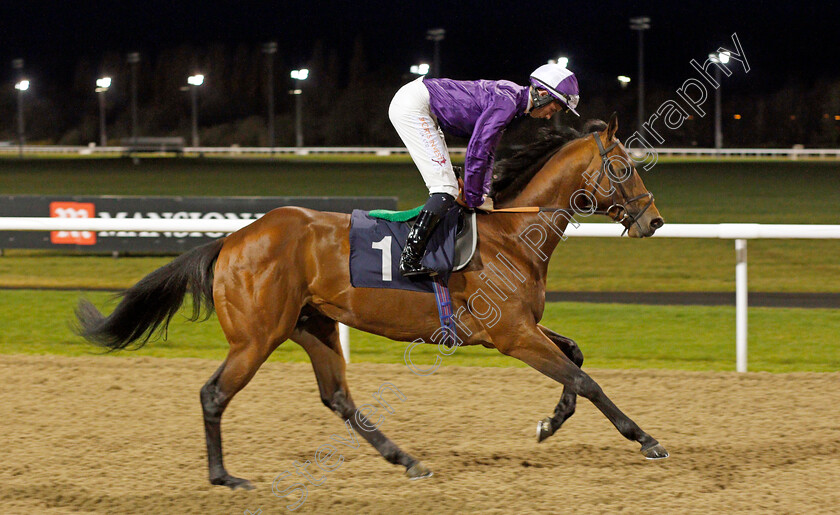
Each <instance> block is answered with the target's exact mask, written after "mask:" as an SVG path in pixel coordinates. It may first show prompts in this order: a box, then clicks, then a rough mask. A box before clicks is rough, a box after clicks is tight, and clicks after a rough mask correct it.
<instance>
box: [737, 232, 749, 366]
mask: <svg viewBox="0 0 840 515" xmlns="http://www.w3.org/2000/svg"><path fill="white" fill-rule="evenodd" d="M735 370H737V371H738V372H746V371H747V240H742V239H736V240H735Z"/></svg>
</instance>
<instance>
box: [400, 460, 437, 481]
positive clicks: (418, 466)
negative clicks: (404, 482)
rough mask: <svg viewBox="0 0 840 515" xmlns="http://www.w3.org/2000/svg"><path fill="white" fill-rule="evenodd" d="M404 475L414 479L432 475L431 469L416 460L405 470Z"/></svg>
mask: <svg viewBox="0 0 840 515" xmlns="http://www.w3.org/2000/svg"><path fill="white" fill-rule="evenodd" d="M405 475H406V476H408V479H410V480H412V481H414V480H415V479H423V478H427V477H432V471H431V470H429V469H428V468H426V465H423V464H422V463H420V462H419V461H418V462H417V463H415V464H414V465H412V466H410V467H409V468H408V469H407V470H406V471H405Z"/></svg>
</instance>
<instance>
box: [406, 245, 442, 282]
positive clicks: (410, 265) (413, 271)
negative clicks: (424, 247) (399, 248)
mask: <svg viewBox="0 0 840 515" xmlns="http://www.w3.org/2000/svg"><path fill="white" fill-rule="evenodd" d="M409 253H410V251H409V252H405V250H403V253H402V254H401V255H400V275H402V276H403V277H411V276H413V275H423V274H429V273H432V272H434V270H432V269H431V268H428V267H426V266H423V256H420V259H417V260H414V259H411V257H409V256H408V255H407V254H409ZM424 254H425V252H424Z"/></svg>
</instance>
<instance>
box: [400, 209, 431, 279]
mask: <svg viewBox="0 0 840 515" xmlns="http://www.w3.org/2000/svg"><path fill="white" fill-rule="evenodd" d="M439 221H440V216H438V215H437V214H436V213H433V212H431V211H426V210H425V209H423V210H422V211H420V214H419V215H418V216H417V220H416V221H415V222H414V226H413V227H412V228H411V232H409V233H408V238H407V239H406V242H405V247H404V248H403V251H402V254H401V255H400V273H401V274H402V275H403V276H404V277H408V276H411V275H420V274H428V273H430V272H432V271H433V270H432V269H430V268H426V267H425V266H423V265H422V264H421V261H422V260H423V255H424V254H425V253H426V243H428V241H429V236H430V235H431V234H432V231H433V230H434V229H435V226H436V225H437V223H438V222H439Z"/></svg>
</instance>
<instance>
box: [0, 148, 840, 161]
mask: <svg viewBox="0 0 840 515" xmlns="http://www.w3.org/2000/svg"><path fill="white" fill-rule="evenodd" d="M129 150H130V148H129V147H97V146H81V145H80V146H58V145H24V146H23V148H21V147H19V146H17V145H0V153H4V154H17V153H23V154H30V155H34V154H77V155H83V156H85V155H100V154H101V155H114V154H122V155H124V154H127V153H128V152H129ZM654 150H655V151H656V154H657V155H660V156H683V157H688V156H707V157H787V158H789V159H798V158H800V157H817V158H821V159H829V158H831V159H840V149H838V148H798V147H797V148H721V149H715V148H695V147H687V148H655V149H654ZM466 151H467V149H466V148H465V147H452V148H450V149H449V153H450V154H457V155H460V154H465V153H466ZM140 153H141V154H146V155H154V154H156V152H140ZM184 153H185V154H204V155H224V156H229V157H236V156H260V155H266V156H268V155H271V154H280V155H303V156H305V155H313V154H359V155H375V156H390V155H394V154H405V155H408V151H407V150H406V149H405V148H404V147H274V148H271V147H237V146H230V147H185V148H184Z"/></svg>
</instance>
